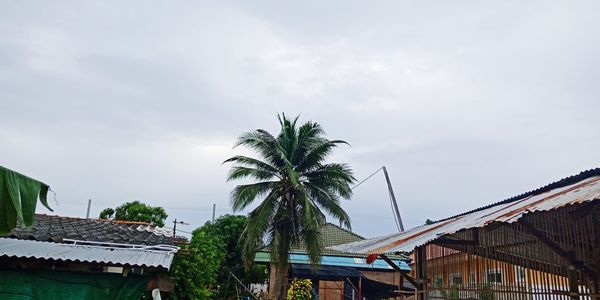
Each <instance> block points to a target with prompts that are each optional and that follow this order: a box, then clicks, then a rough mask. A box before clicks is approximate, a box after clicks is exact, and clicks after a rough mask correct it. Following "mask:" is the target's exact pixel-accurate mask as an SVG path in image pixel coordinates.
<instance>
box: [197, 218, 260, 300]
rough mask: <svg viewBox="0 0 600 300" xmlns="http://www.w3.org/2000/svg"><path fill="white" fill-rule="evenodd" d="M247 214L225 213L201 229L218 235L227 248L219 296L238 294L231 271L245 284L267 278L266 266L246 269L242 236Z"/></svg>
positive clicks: (222, 266) (220, 274)
mask: <svg viewBox="0 0 600 300" xmlns="http://www.w3.org/2000/svg"><path fill="white" fill-rule="evenodd" d="M246 224H247V217H246V216H234V215H224V216H221V217H219V218H218V219H216V220H215V222H214V223H211V222H207V223H206V224H204V226H202V228H201V230H203V231H205V232H207V233H208V234H210V235H212V236H215V237H218V238H219V239H220V240H221V241H222V243H223V247H224V248H225V253H226V254H225V261H224V262H223V264H222V265H221V267H220V268H219V274H218V278H217V285H218V286H219V292H218V296H219V297H223V298H229V297H230V296H231V297H232V296H234V295H236V291H235V287H234V284H235V283H234V280H233V279H232V278H230V277H229V276H230V273H229V272H230V271H231V272H232V273H233V275H235V276H236V277H237V278H239V279H240V280H241V281H242V283H243V284H245V285H249V284H251V283H262V282H264V281H265V280H266V278H267V274H266V267H265V266H256V265H255V266H252V268H251V269H249V270H246V269H245V268H244V265H243V262H242V244H241V243H239V241H240V237H241V235H242V233H243V231H244V228H246ZM228 282H229V284H228Z"/></svg>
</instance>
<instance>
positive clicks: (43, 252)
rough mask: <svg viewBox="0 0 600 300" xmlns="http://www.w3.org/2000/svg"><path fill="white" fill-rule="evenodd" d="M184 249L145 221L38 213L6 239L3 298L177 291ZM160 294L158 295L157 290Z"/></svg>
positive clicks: (0, 246) (0, 277)
mask: <svg viewBox="0 0 600 300" xmlns="http://www.w3.org/2000/svg"><path fill="white" fill-rule="evenodd" d="M178 249H179V248H178V247H177V246H175V244H174V240H173V235H172V233H171V232H170V231H169V230H165V229H163V228H157V227H155V226H152V225H149V224H146V223H141V222H119V221H109V220H97V219H80V218H71V217H61V216H51V215H36V216H35V221H34V222H33V225H32V226H31V227H23V226H18V227H16V228H15V229H14V230H12V232H10V233H9V234H6V235H3V236H2V237H1V238H0V281H1V282H2V285H1V286H0V299H6V298H7V297H9V298H10V299H139V298H140V296H141V295H142V293H143V292H144V291H146V290H153V289H156V288H158V289H159V290H162V291H168V290H170V289H172V284H170V282H169V280H168V278H167V277H166V276H164V274H166V273H167V272H168V270H169V268H170V266H171V263H172V261H173V257H174V255H175V253H176V252H177V250H178ZM155 293H156V292H155Z"/></svg>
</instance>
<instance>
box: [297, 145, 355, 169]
mask: <svg viewBox="0 0 600 300" xmlns="http://www.w3.org/2000/svg"><path fill="white" fill-rule="evenodd" d="M338 144H346V145H350V144H348V143H347V142H346V141H343V140H333V141H328V140H317V141H314V142H313V145H311V148H310V149H309V150H308V151H307V153H306V154H305V155H304V158H303V159H302V161H301V162H300V163H299V164H298V170H300V171H310V170H312V169H313V168H315V167H317V166H319V165H320V164H322V163H323V161H324V160H325V158H326V157H327V156H328V155H329V154H331V152H332V151H333V149H334V148H336V147H337V145H338Z"/></svg>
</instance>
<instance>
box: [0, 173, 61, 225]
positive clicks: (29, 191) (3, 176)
mask: <svg viewBox="0 0 600 300" xmlns="http://www.w3.org/2000/svg"><path fill="white" fill-rule="evenodd" d="M48 189H49V186H48V185H47V184H45V183H42V182H39V181H37V180H35V179H32V178H29V177H27V176H25V175H22V174H19V173H17V172H15V171H12V170H10V169H7V168H4V167H2V166H0V234H5V233H8V232H10V231H12V230H13V229H14V228H15V227H16V226H17V220H18V221H19V223H21V224H23V225H25V226H31V225H32V224H33V219H34V217H35V207H36V205H37V200H38V198H39V199H40V202H41V203H42V204H43V205H44V206H45V207H46V208H48V209H49V210H50V211H52V209H51V208H50V206H48V200H47V197H48Z"/></svg>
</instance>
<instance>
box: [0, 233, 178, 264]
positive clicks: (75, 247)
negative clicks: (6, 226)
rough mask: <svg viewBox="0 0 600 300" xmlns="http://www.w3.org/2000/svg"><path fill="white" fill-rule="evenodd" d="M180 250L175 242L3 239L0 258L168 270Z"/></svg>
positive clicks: (0, 246) (0, 244)
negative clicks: (131, 243) (83, 243)
mask: <svg viewBox="0 0 600 300" xmlns="http://www.w3.org/2000/svg"><path fill="white" fill-rule="evenodd" d="M88 243H89V242H88ZM124 246H127V247H124ZM177 250H178V247H175V246H171V245H154V246H145V245H139V246H138V245H123V244H113V245H101V244H100V243H98V244H93V243H92V244H85V245H79V244H59V243H54V242H40V241H30V240H18V239H10V238H0V257H14V258H29V259H42V260H49V261H69V262H83V263H98V264H104V265H109V266H133V267H148V268H164V269H167V270H168V269H169V268H170V266H171V262H172V261H173V256H174V254H175V252H177Z"/></svg>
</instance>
